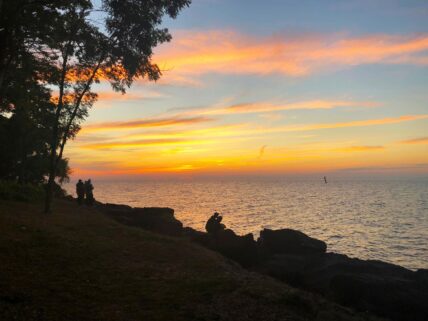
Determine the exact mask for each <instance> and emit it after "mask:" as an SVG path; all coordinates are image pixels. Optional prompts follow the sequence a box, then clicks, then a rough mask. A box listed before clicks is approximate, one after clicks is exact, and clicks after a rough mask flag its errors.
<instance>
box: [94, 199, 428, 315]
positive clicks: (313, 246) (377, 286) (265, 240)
mask: <svg viewBox="0 0 428 321" xmlns="http://www.w3.org/2000/svg"><path fill="white" fill-rule="evenodd" d="M97 208H98V209H99V210H101V211H102V212H103V213H104V214H106V215H107V216H109V217H111V218H113V219H114V220H116V221H118V222H120V223H122V224H125V225H130V226H134V227H139V228H142V229H147V230H149V231H152V232H156V233H160V234H164V235H168V236H173V237H179V238H186V239H188V240H190V241H191V242H193V243H197V244H199V245H202V246H203V247H206V248H208V249H210V250H213V251H215V252H218V253H220V254H222V255H224V256H225V257H227V258H229V259H231V260H233V261H235V262H237V263H238V264H240V265H241V266H242V267H244V268H246V269H248V270H249V271H253V272H257V273H260V274H263V275H267V276H271V277H274V278H275V279H277V280H279V281H281V282H284V283H286V284H289V285H291V286H293V287H296V288H300V289H303V290H306V291H310V292H313V293H316V294H321V295H322V296H324V297H325V298H327V299H329V300H332V301H335V302H337V303H339V304H341V305H345V306H349V307H351V308H354V309H356V310H357V311H370V312H371V313H374V314H375V315H378V316H381V317H387V318H390V319H391V320H397V321H405V320H410V319H411V320H415V321H424V320H426V316H427V315H428V307H426V304H425V302H428V269H418V270H416V271H412V270H410V269H407V268H404V267H402V266H399V265H394V264H391V263H386V262H383V261H379V260H360V259H358V258H350V257H348V256H347V255H344V254H338V253H334V252H327V244H326V243H325V242H323V241H320V240H317V239H314V238H312V237H309V236H307V235H306V234H304V233H302V232H300V231H297V230H291V229H281V230H269V229H264V230H262V231H261V232H260V237H259V239H257V240H255V239H254V237H253V235H252V234H247V235H242V236H240V235H237V234H235V233H234V232H233V231H232V230H230V229H226V230H225V231H224V232H222V233H220V234H218V235H215V236H213V235H210V234H209V233H206V232H202V231H197V230H195V229H193V228H190V227H184V226H183V224H182V223H181V222H180V221H179V220H177V219H176V218H175V217H174V210H173V209H170V208H138V207H135V208H134V207H131V206H128V205H123V204H110V203H105V204H103V203H97ZM421 285H423V286H421ZM397 302H399V303H400V304H399V305H397Z"/></svg>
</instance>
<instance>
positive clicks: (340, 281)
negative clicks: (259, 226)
mask: <svg viewBox="0 0 428 321" xmlns="http://www.w3.org/2000/svg"><path fill="white" fill-rule="evenodd" d="M259 271H261V272H263V273H266V274H269V275H271V276H273V277H275V278H278V279H280V280H282V281H285V282H287V283H290V284H291V285H294V286H298V287H301V288H304V289H306V290H310V291H314V292H317V293H321V294H323V295H325V296H326V297H328V298H330V299H332V300H334V301H336V302H338V303H340V304H342V305H346V306H349V307H352V308H354V309H357V310H359V311H370V312H372V313H375V314H377V315H379V316H382V317H387V318H390V319H391V320H398V321H405V320H415V321H422V320H428V307H427V305H426V302H428V287H427V286H426V283H424V280H426V279H425V275H424V272H423V271H422V272H419V271H418V272H413V271H411V270H408V269H405V268H403V267H401V266H397V265H394V264H389V263H385V262H380V261H373V260H368V261H365V260H359V259H354V258H349V257H347V256H346V255H340V254H335V253H324V254H322V253H321V254H317V255H299V254H280V255H274V256H272V257H270V258H269V259H268V260H266V261H264V262H262V263H261V264H260V266H259Z"/></svg>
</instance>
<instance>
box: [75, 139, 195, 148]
mask: <svg viewBox="0 0 428 321" xmlns="http://www.w3.org/2000/svg"><path fill="white" fill-rule="evenodd" d="M196 143H199V142H197V141H193V140H185V139H179V138H168V139H143V140H134V141H128V142H108V143H95V144H87V145H83V146H82V148H85V149H95V150H96V149H105V150H106V149H132V148H141V147H145V146H164V145H182V144H196Z"/></svg>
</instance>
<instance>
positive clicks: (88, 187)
mask: <svg viewBox="0 0 428 321" xmlns="http://www.w3.org/2000/svg"><path fill="white" fill-rule="evenodd" d="M93 190H94V186H93V185H92V182H91V180H90V179H88V180H87V181H86V182H85V194H86V204H87V205H89V206H92V205H93V204H94V201H95V199H94V192H93Z"/></svg>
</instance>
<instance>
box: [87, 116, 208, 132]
mask: <svg viewBox="0 0 428 321" xmlns="http://www.w3.org/2000/svg"><path fill="white" fill-rule="evenodd" d="M209 121H212V119H211V118H207V117H202V116H201V117H188V118H178V117H171V118H156V119H138V120H132V121H118V122H105V123H98V124H90V125H87V126H86V127H85V128H84V129H83V130H82V131H84V132H93V131H107V130H125V129H138V128H150V127H165V126H177V125H191V124H198V123H204V122H209Z"/></svg>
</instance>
